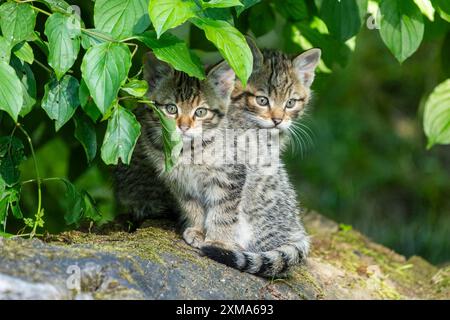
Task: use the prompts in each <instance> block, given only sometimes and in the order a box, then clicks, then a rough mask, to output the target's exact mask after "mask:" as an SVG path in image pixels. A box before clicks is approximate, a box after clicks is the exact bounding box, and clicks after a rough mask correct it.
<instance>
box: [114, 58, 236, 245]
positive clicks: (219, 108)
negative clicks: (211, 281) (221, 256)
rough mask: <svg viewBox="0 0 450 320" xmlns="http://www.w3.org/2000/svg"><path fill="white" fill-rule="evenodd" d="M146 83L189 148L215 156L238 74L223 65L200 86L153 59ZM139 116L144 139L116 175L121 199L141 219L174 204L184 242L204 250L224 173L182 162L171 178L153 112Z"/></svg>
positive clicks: (147, 68)
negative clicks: (198, 146)
mask: <svg viewBox="0 0 450 320" xmlns="http://www.w3.org/2000/svg"><path fill="white" fill-rule="evenodd" d="M144 79H145V80H146V81H147V82H148V83H149V94H148V98H149V99H150V100H152V101H154V102H155V105H156V107H158V108H159V109H160V110H161V111H162V112H163V113H165V115H166V116H167V117H169V118H172V119H174V120H175V121H176V124H177V127H176V130H177V132H178V133H179V134H180V135H181V137H182V139H183V141H184V143H185V145H186V143H187V144H189V143H190V142H191V141H194V139H200V141H201V143H202V146H203V149H204V150H205V154H206V155H208V154H211V152H210V151H209V150H212V149H214V140H215V137H216V136H220V135H221V134H220V132H221V131H222V130H223V129H224V128H225V127H226V119H225V114H226V112H227V109H228V105H229V101H230V95H231V92H232V90H233V88H234V80H235V74H234V72H233V70H232V69H231V68H230V67H229V66H228V65H227V64H226V63H225V62H222V63H220V64H218V65H217V66H215V67H213V68H212V69H211V70H210V71H209V72H208V74H207V78H206V80H204V81H200V80H198V79H196V78H192V77H189V76H188V75H186V74H185V73H182V72H179V71H176V70H174V69H173V68H172V67H171V66H170V65H168V64H166V63H164V62H162V61H160V60H158V59H156V58H155V57H154V55H153V54H148V57H147V62H146V63H145V66H144ZM135 115H136V117H137V119H138V121H139V122H140V123H141V125H142V133H141V136H140V137H139V140H138V143H137V145H136V148H135V151H134V154H133V157H132V161H131V164H130V166H124V165H121V166H119V167H118V169H117V171H116V185H117V188H116V189H117V194H118V197H119V198H120V201H121V202H122V203H123V204H124V206H127V207H129V208H131V209H132V212H133V215H134V216H135V218H136V219H142V218H143V217H148V216H149V215H151V216H155V212H156V213H160V212H161V211H167V210H168V206H173V204H175V207H176V208H179V214H180V215H181V219H182V220H183V225H184V232H183V237H184V239H185V241H186V242H187V243H188V244H191V245H193V246H195V247H199V246H200V243H202V242H203V240H204V236H203V223H204V217H205V211H207V207H208V203H209V201H210V200H211V199H210V194H213V191H212V190H215V188H214V184H215V183H216V182H217V181H219V183H220V181H221V179H220V177H221V176H222V175H223V172H222V168H221V167H220V166H215V165H214V164H212V165H209V166H208V165H194V164H187V165H185V164H182V163H181V162H178V163H176V164H175V166H174V168H173V169H172V170H171V171H170V172H166V171H165V164H164V154H163V141H162V136H161V124H160V121H159V119H158V117H157V115H156V114H154V112H153V111H152V110H151V109H150V108H149V107H147V108H144V107H142V108H138V109H137V110H136V111H135ZM205 160H207V159H205ZM209 162H213V161H209ZM158 196H160V197H161V198H160V199H158V198H157V197H158Z"/></svg>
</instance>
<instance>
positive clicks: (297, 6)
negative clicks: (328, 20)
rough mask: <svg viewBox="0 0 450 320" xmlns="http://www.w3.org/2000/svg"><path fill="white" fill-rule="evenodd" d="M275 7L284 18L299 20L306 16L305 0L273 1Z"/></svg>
mask: <svg viewBox="0 0 450 320" xmlns="http://www.w3.org/2000/svg"><path fill="white" fill-rule="evenodd" d="M274 5H275V8H276V9H277V11H278V12H280V13H281V14H282V15H283V16H285V17H286V18H289V19H290V20H293V21H299V20H303V19H307V18H308V7H307V6H306V2H305V1H298V0H280V1H275V2H274Z"/></svg>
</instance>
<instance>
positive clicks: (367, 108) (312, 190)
mask: <svg viewBox="0 0 450 320" xmlns="http://www.w3.org/2000/svg"><path fill="white" fill-rule="evenodd" d="M82 3H83V4H82V5H80V4H79V3H78V4H79V5H80V6H81V13H82V15H83V20H84V21H89V19H88V17H92V15H90V14H89V12H91V10H92V3H91V2H89V1H86V2H82ZM258 8H259V7H258V5H257V6H255V9H252V10H254V11H255V12H256V13H257V12H258V10H260V9H258ZM256 13H255V14H256ZM247 18H248V16H247V17H246V15H243V16H242V17H241V18H240V21H239V22H240V27H239V28H240V29H241V31H243V32H246V31H247V28H248V27H249V24H248V21H247V20H246V19H247ZM274 20H275V19H274ZM249 21H252V20H249ZM253 21H255V20H254V19H253ZM276 21H277V23H276V24H275V22H274V24H273V26H271V28H269V29H268V30H260V31H261V34H263V36H261V37H259V38H258V43H259V44H260V45H261V46H262V47H272V48H278V49H279V48H283V49H284V50H285V51H287V52H291V53H293V52H300V51H301V48H300V46H299V45H298V43H297V44H295V43H293V41H292V39H293V37H292V34H290V33H289V30H284V29H283V23H282V22H280V21H282V19H280V17H278V16H277V17H276ZM91 23H92V22H91ZM38 24H39V19H38ZM448 25H449V24H442V25H440V24H439V21H438V22H437V23H434V24H433V25H430V24H429V23H428V24H427V26H426V27H427V28H437V29H438V30H437V31H436V32H431V33H426V34H430V35H431V36H429V38H428V39H425V41H424V43H423V44H422V46H421V48H420V49H419V51H418V52H416V53H415V54H414V55H413V57H412V58H410V59H408V60H407V61H406V62H405V63H403V65H400V64H399V63H398V62H397V61H396V60H395V58H394V57H393V56H392V55H391V54H390V52H389V51H388V50H387V49H386V47H385V46H384V45H383V43H382V42H381V40H380V36H379V33H378V32H377V30H368V29H367V28H365V27H363V29H364V30H363V31H362V33H361V34H360V35H359V36H358V38H357V41H356V46H355V52H354V53H353V54H348V58H347V55H345V59H344V60H347V61H346V62H347V63H341V64H333V65H328V67H329V68H330V69H332V71H333V72H332V73H320V74H319V75H318V76H317V79H316V82H315V84H314V90H315V98H314V100H313V102H312V103H311V109H310V112H309V116H308V117H307V118H305V119H304V120H303V123H304V124H305V125H306V126H308V127H309V128H310V130H311V134H310V136H311V138H312V140H313V145H310V146H309V147H308V148H307V151H306V152H304V154H303V155H302V154H300V153H298V152H297V153H294V152H288V153H287V154H286V157H285V158H286V159H285V160H286V163H287V166H288V169H289V171H290V174H291V178H292V182H293V183H294V184H295V186H296V188H297V190H298V194H299V198H300V200H301V202H302V204H303V206H305V207H307V208H309V209H314V210H317V211H318V212H320V213H322V214H324V215H326V216H328V217H330V218H332V219H334V220H336V221H338V222H339V223H344V224H348V225H352V226H353V227H354V228H355V229H358V230H360V231H362V232H363V233H365V234H367V235H368V236H369V237H371V238H372V239H374V240H375V241H377V242H380V243H382V244H384V245H387V246H388V247H390V248H393V249H395V250H396V251H398V252H400V253H402V254H404V255H407V256H410V255H421V256H423V257H425V258H426V259H428V260H430V261H431V262H433V263H445V262H448V261H450V147H448V146H435V147H433V149H431V150H428V151H427V150H426V139H425V137H424V134H423V130H422V127H421V119H420V114H421V112H420V105H421V101H422V99H423V97H424V95H425V94H428V93H429V92H430V91H431V90H432V89H433V88H434V87H435V86H436V85H437V84H438V83H440V82H441V81H442V80H444V79H445V78H446V77H448V76H449V74H450V72H449V71H450V70H449V69H450V68H449V66H450V50H448V52H447V54H448V55H445V53H442V52H441V46H442V43H443V42H444V41H446V43H450V40H449V39H450V37H449V36H448V33H449V30H448ZM250 27H251V26H250ZM253 29H258V26H254V27H253ZM190 31H192V32H190ZM175 33H177V35H179V36H180V37H182V38H184V39H189V40H190V46H191V47H192V48H194V49H198V53H199V55H200V56H201V57H202V58H203V60H204V61H205V62H211V61H214V60H215V59H217V58H218V55H217V54H216V53H211V52H209V50H213V48H211V47H209V48H208V47H204V44H207V42H206V41H205V40H204V39H203V38H202V37H201V35H199V34H198V32H195V29H192V30H191V29H189V26H188V27H183V28H180V29H178V30H176V31H175ZM446 34H447V36H446ZM449 47H450V45H448V46H447V48H449ZM322 49H323V50H324V56H326V55H328V56H330V55H335V54H336V55H337V54H339V55H340V54H342V51H336V52H334V51H333V50H334V49H335V48H333V46H328V47H326V48H322ZM344 51H345V50H344ZM35 52H38V51H37V50H35ZM444 52H445V51H444ZM137 56H139V54H138V55H137ZM37 58H38V59H39V58H40V59H45V58H44V57H39V55H37ZM137 62H138V61H137ZM79 63H80V61H78V62H77V64H78V65H79ZM75 69H78V68H75ZM33 71H34V72H35V74H36V75H39V76H37V78H38V79H40V81H41V80H42V81H46V80H47V79H46V78H45V76H46V75H45V73H43V72H42V70H40V69H38V68H36V67H33ZM132 73H133V72H132ZM40 87H42V86H40V85H39V84H38V88H40ZM41 89H42V88H41ZM38 96H39V95H38ZM102 125H103V127H102ZM102 125H100V126H99V128H97V130H98V131H99V132H98V134H99V135H98V136H99V137H102V136H103V132H104V130H105V124H104V123H103V124H102ZM24 126H25V128H27V130H28V131H29V132H30V133H31V136H32V139H33V142H34V144H35V146H36V149H37V158H38V163H39V166H40V171H41V176H42V177H67V178H68V179H70V180H71V181H72V182H75V184H76V185H77V186H78V187H80V188H82V189H85V190H87V191H88V192H89V193H90V194H91V195H92V196H93V197H94V198H95V200H96V202H97V205H98V208H99V210H100V212H101V213H102V215H103V220H104V221H108V220H112V219H113V218H114V216H115V215H117V214H119V213H121V212H119V211H120V210H119V209H118V206H117V204H116V202H115V197H114V195H113V193H112V179H111V176H110V168H107V167H106V166H105V165H103V164H102V162H101V161H100V160H99V159H96V160H94V162H93V163H92V164H91V165H87V164H86V159H85V155H84V151H83V149H82V147H81V145H80V144H79V143H78V142H77V141H76V140H75V138H74V137H73V132H74V125H73V123H72V122H70V123H68V124H67V125H66V126H64V127H63V129H62V130H61V131H60V132H59V133H58V134H57V135H56V137H54V125H53V123H52V122H51V121H50V120H49V119H48V117H47V116H46V115H45V114H44V112H43V111H42V110H34V111H33V113H32V114H31V115H30V116H28V117H27V118H26V119H25V121H24ZM11 128H12V123H9V122H8V119H3V121H2V125H1V126H0V135H5V134H8V133H9V132H10V130H11ZM27 154H29V150H27ZM21 170H22V179H23V180H26V179H33V178H34V177H35V176H34V175H35V173H34V169H33V163H32V161H31V159H28V160H27V161H26V162H25V163H24V164H23V165H22V168H21ZM64 192H65V188H64V186H63V185H62V184H60V183H58V182H48V183H46V184H45V185H44V199H43V201H44V207H45V210H46V211H45V213H46V226H45V227H46V229H47V230H48V231H50V232H59V231H61V230H64V229H68V227H67V226H65V223H64V218H63V214H64V211H65V210H66V209H65V207H66V206H67V204H66V203H65V198H64ZM21 204H22V209H23V211H24V213H25V214H26V215H30V216H31V215H32V212H34V210H35V206H36V190H35V187H34V186H33V185H31V184H30V185H27V186H26V187H25V189H24V192H23V194H22V200H21ZM9 223H10V226H11V225H12V224H13V223H14V222H12V221H11V222H9ZM18 228H20V226H19V224H18V225H17V226H16V229H18Z"/></svg>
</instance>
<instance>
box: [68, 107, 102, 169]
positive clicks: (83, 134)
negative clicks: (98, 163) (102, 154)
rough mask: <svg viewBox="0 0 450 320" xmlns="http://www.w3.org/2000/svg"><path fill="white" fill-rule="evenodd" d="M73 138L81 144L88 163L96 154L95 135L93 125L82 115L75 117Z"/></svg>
mask: <svg viewBox="0 0 450 320" xmlns="http://www.w3.org/2000/svg"><path fill="white" fill-rule="evenodd" d="M74 120H75V138H77V140H78V141H79V142H80V143H81V145H82V146H83V148H84V151H85V152H86V158H87V161H88V162H91V161H92V160H94V158H95V155H96V154H97V134H96V132H95V127H94V124H93V123H92V121H91V119H89V118H88V117H87V116H85V115H84V114H79V115H75V117H74Z"/></svg>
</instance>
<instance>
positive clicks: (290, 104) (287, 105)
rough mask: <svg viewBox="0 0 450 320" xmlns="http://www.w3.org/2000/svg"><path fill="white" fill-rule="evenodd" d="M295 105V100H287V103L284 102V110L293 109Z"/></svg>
mask: <svg viewBox="0 0 450 320" xmlns="http://www.w3.org/2000/svg"><path fill="white" fill-rule="evenodd" d="M296 104H297V100H295V99H289V100H288V102H286V108H293V107H295V105H296Z"/></svg>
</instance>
